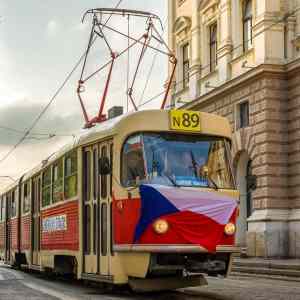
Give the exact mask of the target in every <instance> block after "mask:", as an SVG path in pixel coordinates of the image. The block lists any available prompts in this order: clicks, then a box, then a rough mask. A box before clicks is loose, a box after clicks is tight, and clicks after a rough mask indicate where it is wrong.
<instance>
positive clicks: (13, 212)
mask: <svg viewBox="0 0 300 300" xmlns="http://www.w3.org/2000/svg"><path fill="white" fill-rule="evenodd" d="M15 195H16V194H15V191H13V192H12V193H11V217H12V218H13V217H15V216H16V214H17V206H16V199H15Z"/></svg>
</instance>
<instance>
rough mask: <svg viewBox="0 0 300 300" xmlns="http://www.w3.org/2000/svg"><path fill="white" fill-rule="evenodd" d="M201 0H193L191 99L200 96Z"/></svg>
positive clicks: (190, 71)
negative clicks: (199, 8) (199, 9)
mask: <svg viewBox="0 0 300 300" xmlns="http://www.w3.org/2000/svg"><path fill="white" fill-rule="evenodd" d="M198 7H199V0H192V27H191V32H192V38H191V48H190V49H191V58H190V63H191V65H190V70H189V73H190V82H189V90H190V91H189V96H190V100H194V99H195V98H197V97H198V96H200V85H199V79H200V75H201V72H200V68H201V62H200V53H201V44H200V17H199V11H198Z"/></svg>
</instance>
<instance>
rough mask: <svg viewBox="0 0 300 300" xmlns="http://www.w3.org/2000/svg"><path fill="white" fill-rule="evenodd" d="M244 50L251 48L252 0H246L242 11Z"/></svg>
mask: <svg viewBox="0 0 300 300" xmlns="http://www.w3.org/2000/svg"><path fill="white" fill-rule="evenodd" d="M243 37H244V38H243V39H244V40H243V44H244V51H247V50H249V49H250V48H252V42H253V41H252V0H246V1H245V4H244V13H243Z"/></svg>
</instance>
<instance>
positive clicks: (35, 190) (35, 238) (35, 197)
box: [31, 176, 41, 265]
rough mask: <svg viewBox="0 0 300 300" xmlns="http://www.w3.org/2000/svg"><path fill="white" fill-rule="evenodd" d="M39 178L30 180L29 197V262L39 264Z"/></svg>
mask: <svg viewBox="0 0 300 300" xmlns="http://www.w3.org/2000/svg"><path fill="white" fill-rule="evenodd" d="M40 186H41V179H40V177H39V176H37V177H35V178H34V179H33V180H32V189H31V190H32V193H31V195H32V198H31V209H32V211H31V216H32V227H31V228H32V230H31V263H32V264H33V265H39V250H40V194H41V190H40Z"/></svg>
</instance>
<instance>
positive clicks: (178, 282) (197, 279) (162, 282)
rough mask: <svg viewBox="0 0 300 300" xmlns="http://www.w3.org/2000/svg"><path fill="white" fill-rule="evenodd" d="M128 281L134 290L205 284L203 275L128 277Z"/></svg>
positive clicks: (150, 290)
mask: <svg viewBox="0 0 300 300" xmlns="http://www.w3.org/2000/svg"><path fill="white" fill-rule="evenodd" d="M128 283H129V285H130V287H131V288H132V289H133V290H134V291H135V292H156V291H168V290H174V289H180V288H186V287H196V286H202V285H207V281H206V279H205V278H204V276H203V275H192V276H186V277H163V278H161V277H159V278H146V279H138V278H129V281H128Z"/></svg>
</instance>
